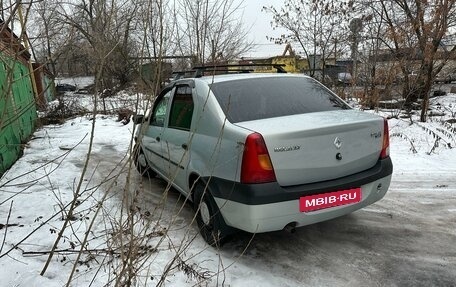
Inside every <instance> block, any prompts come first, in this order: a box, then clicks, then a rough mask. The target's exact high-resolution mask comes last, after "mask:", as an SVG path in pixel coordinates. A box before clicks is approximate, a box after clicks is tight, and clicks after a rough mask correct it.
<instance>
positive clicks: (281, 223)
mask: <svg viewBox="0 0 456 287" xmlns="http://www.w3.org/2000/svg"><path fill="white" fill-rule="evenodd" d="M390 182H391V175H389V176H386V177H384V178H381V179H378V180H376V181H373V182H371V183H368V184H365V185H362V186H361V192H362V197H361V198H362V199H361V201H360V202H358V203H354V204H350V205H343V206H336V207H331V208H326V209H321V210H316V211H312V212H300V211H299V199H295V200H288V201H282V202H276V203H268V204H259V205H248V204H244V203H240V202H236V201H232V200H227V199H222V198H215V201H216V202H217V205H218V206H219V208H220V211H221V213H222V215H223V217H224V219H225V222H226V223H227V224H228V225H230V226H233V227H235V228H238V229H241V230H244V231H248V232H252V233H260V232H269V231H276V230H281V229H283V228H284V227H285V226H286V225H287V224H289V223H294V224H296V225H295V226H296V227H299V226H305V225H309V224H313V223H317V222H321V221H325V220H329V219H332V218H336V217H339V216H342V215H345V214H348V213H351V212H353V211H356V210H358V209H360V208H363V207H365V206H368V205H370V204H372V203H374V202H376V201H378V200H380V199H382V198H383V197H384V196H385V194H386V191H387V190H388V188H389V184H390ZM379 186H381V187H380V188H379Z"/></svg>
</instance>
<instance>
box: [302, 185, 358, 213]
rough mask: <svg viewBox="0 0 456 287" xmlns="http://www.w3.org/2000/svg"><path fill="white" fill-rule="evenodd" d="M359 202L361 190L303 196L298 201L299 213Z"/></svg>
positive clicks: (354, 189)
mask: <svg viewBox="0 0 456 287" xmlns="http://www.w3.org/2000/svg"><path fill="white" fill-rule="evenodd" d="M360 201H361V188H360V187H358V188H352V189H346V190H339V191H334V192H328V193H322V194H315V195H309V196H303V197H301V198H300V199H299V211H301V212H309V211H315V210H319V209H323V208H328V207H334V206H340V205H346V204H351V203H356V202H360Z"/></svg>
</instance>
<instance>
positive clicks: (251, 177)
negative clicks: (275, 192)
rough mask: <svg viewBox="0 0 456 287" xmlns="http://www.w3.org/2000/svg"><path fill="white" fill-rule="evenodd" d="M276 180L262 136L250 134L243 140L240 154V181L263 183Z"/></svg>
mask: <svg viewBox="0 0 456 287" xmlns="http://www.w3.org/2000/svg"><path fill="white" fill-rule="evenodd" d="M273 181H276V177H275V173H274V168H273V167H272V163H271V158H270V157H269V153H268V149H267V148H266V144H265V142H264V139H263V137H262V136H261V135H260V134H259V133H253V134H250V135H249V136H248V137H247V139H246V140H245V146H244V154H243V156H242V168H241V183H265V182H273Z"/></svg>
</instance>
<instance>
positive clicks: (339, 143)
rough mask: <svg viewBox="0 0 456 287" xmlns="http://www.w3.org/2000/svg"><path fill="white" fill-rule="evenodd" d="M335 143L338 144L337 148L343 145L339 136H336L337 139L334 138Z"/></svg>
mask: <svg viewBox="0 0 456 287" xmlns="http://www.w3.org/2000/svg"><path fill="white" fill-rule="evenodd" d="M334 145H335V146H336V148H337V149H340V147H341V146H342V141H341V140H340V138H339V137H336V139H335V140H334Z"/></svg>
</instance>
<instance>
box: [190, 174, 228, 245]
mask: <svg viewBox="0 0 456 287" xmlns="http://www.w3.org/2000/svg"><path fill="white" fill-rule="evenodd" d="M193 208H194V210H195V213H196V222H197V223H198V228H199V230H200V233H201V235H202V236H203V238H204V240H205V241H206V242H207V243H208V244H209V245H213V246H219V245H220V244H221V243H223V241H224V239H225V238H226V236H227V235H228V234H230V233H232V232H230V230H231V228H230V227H228V226H227V225H226V223H225V220H223V217H222V214H221V213H220V210H219V208H218V206H217V204H216V203H215V200H214V198H213V197H212V195H211V194H210V192H209V189H207V188H206V186H205V185H204V184H203V183H202V182H198V183H196V185H195V189H194V192H193Z"/></svg>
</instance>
